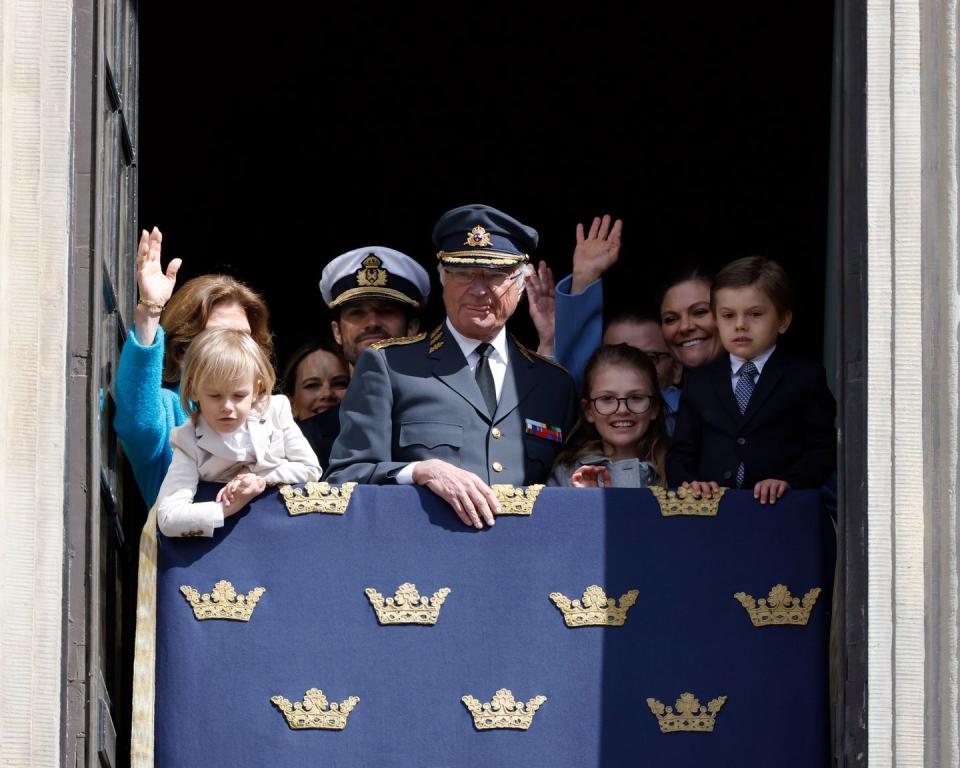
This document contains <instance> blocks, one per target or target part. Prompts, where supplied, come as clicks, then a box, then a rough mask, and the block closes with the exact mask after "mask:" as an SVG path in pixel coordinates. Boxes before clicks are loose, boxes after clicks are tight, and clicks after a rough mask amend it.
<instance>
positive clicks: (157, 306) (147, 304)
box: [137, 299, 166, 310]
mask: <svg viewBox="0 0 960 768" xmlns="http://www.w3.org/2000/svg"><path fill="white" fill-rule="evenodd" d="M137 304H143V306H145V307H146V308H147V309H159V310H162V309H163V308H164V307H165V306H166V304H158V303H157V302H155V301H149V300H147V299H140V301H138V302H137Z"/></svg>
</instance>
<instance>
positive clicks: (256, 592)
mask: <svg viewBox="0 0 960 768" xmlns="http://www.w3.org/2000/svg"><path fill="white" fill-rule="evenodd" d="M180 591H181V592H182V593H183V596H184V597H185V598H187V602H189V603H190V606H191V607H192V608H193V615H194V616H196V617H197V620H198V621H204V620H206V619H232V620H233V621H250V617H251V616H252V615H253V609H254V608H256V607H257V603H258V602H259V601H260V596H261V595H262V594H263V593H264V592H266V591H267V590H266V589H264V588H263V587H256V588H255V589H251V590H250V591H249V592H247V594H246V595H238V594H237V590H235V589H234V588H233V584H231V583H230V582H229V581H218V582H217V583H216V584H214V585H213V589H211V590H210V591H209V592H204V593H203V594H202V595H201V594H200V593H199V592H198V591H197V590H196V589H194V588H193V587H191V586H189V585H187V584H184V585H183V586H182V587H180Z"/></svg>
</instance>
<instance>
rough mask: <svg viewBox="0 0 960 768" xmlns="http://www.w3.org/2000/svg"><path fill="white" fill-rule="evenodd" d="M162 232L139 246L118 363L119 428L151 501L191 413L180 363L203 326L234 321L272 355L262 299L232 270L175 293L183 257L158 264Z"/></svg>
mask: <svg viewBox="0 0 960 768" xmlns="http://www.w3.org/2000/svg"><path fill="white" fill-rule="evenodd" d="M161 242H162V236H161V234H160V230H159V229H157V228H156V227H154V228H153V231H152V232H149V233H148V232H147V231H146V230H144V231H143V232H142V233H141V235H140V244H139V247H138V249H137V287H138V289H139V295H140V298H139V301H138V303H137V309H136V313H135V314H134V324H133V328H132V329H131V330H130V332H129V333H128V334H127V339H126V341H125V342H124V345H123V350H122V351H121V353H120V362H119V365H118V366H117V377H116V384H115V394H116V401H117V413H116V417H115V419H114V428H115V429H116V430H117V435H118V436H119V437H120V441H121V443H122V444H123V450H124V452H125V453H126V455H127V459H128V460H129V462H130V466H131V468H132V469H133V474H134V477H135V478H136V480H137V485H138V486H139V488H140V493H141V494H142V495H143V498H144V501H146V503H147V506H152V505H153V502H154V501H155V500H156V498H157V492H158V491H159V490H160V484H161V483H162V482H163V478H164V475H165V474H166V472H167V468H168V467H169V466H170V461H171V460H172V458H173V449H172V448H171V447H170V433H171V431H172V430H173V429H174V427H177V426H179V425H180V424H183V423H184V422H185V421H186V420H187V412H186V411H185V410H184V409H183V406H182V404H181V402H180V392H179V381H180V368H181V365H182V364H183V358H184V354H185V353H186V350H187V347H188V346H189V344H190V342H191V341H192V340H193V338H194V337H195V336H196V335H197V334H198V333H200V332H201V331H203V330H204V329H205V328H234V329H236V330H240V331H243V332H245V333H248V334H250V335H251V337H252V338H253V339H254V341H256V342H257V344H258V345H259V346H260V348H261V349H262V350H263V351H264V353H265V354H266V355H267V357H268V359H269V358H270V357H271V356H272V354H273V340H272V338H271V335H270V329H269V322H268V320H269V312H268V310H267V306H266V304H265V303H264V301H263V299H262V298H260V296H259V295H258V294H257V293H256V292H255V291H252V290H251V289H250V288H248V287H247V286H245V285H244V284H243V283H241V282H239V281H237V280H234V279H233V278H232V277H228V276H226V275H202V276H200V277H195V278H193V279H192V280H189V281H188V282H186V283H185V284H184V285H183V286H182V287H181V288H180V290H178V291H177V292H176V293H174V292H173V289H174V286H175V285H176V281H177V271H178V270H179V269H180V264H181V260H180V259H173V260H172V261H171V262H170V264H169V265H168V266H167V269H166V272H164V271H163V269H162V268H161V265H160V253H161Z"/></svg>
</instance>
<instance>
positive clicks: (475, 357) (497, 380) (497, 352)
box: [397, 317, 509, 485]
mask: <svg viewBox="0 0 960 768" xmlns="http://www.w3.org/2000/svg"><path fill="white" fill-rule="evenodd" d="M446 323H447V330H448V331H450V335H451V336H453V338H454V340H455V341H456V342H457V346H459V347H460V351H461V352H463V356H464V358H465V359H466V361H467V367H468V368H469V369H470V373H474V372H475V371H476V370H477V363H479V362H480V353H479V352H477V347H479V346H480V345H481V344H482V343H483V342H482V341H479V340H478V339H470V338H467V337H466V336H464V335H463V334H462V333H460V331H458V330H457V329H456V328H454V327H453V324H452V323H451V322H450V318H449V317H448V318H447V319H446ZM489 344H490V346H491V347H493V351H492V352H491V353H490V354H489V356H488V357H487V364H488V365H489V366H490V373H492V374H493V386H494V388H495V389H496V391H497V400H498V401H499V400H500V393H501V392H502V391H503V380H504V379H505V378H506V376H507V363H508V361H509V358H508V357H507V355H508V352H507V329H506V328H501V329H500V333H498V334H497V335H496V336H494V337H493V338H492V339H491V340H490V341H489ZM419 463H420V462H418V461H411V462H410V463H409V464H407V466H405V467H404V468H403V469H401V470H400V471H399V472H397V484H398V485H412V484H413V470H414V467H416V466H417V464H419Z"/></svg>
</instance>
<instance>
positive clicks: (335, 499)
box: [280, 482, 357, 517]
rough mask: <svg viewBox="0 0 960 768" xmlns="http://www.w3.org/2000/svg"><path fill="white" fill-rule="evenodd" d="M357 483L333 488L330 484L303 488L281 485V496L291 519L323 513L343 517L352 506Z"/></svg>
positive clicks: (308, 485) (312, 483) (307, 484)
mask: <svg viewBox="0 0 960 768" xmlns="http://www.w3.org/2000/svg"><path fill="white" fill-rule="evenodd" d="M356 487H357V484H356V483H344V484H343V485H340V486H333V485H330V483H315V482H310V483H306V484H305V485H304V486H303V488H294V487H293V486H291V485H281V486H280V495H281V496H282V497H283V503H284V504H285V505H286V507H287V512H288V513H289V515H290V516H291V517H293V516H294V515H306V514H310V513H311V512H323V513H324V514H327V515H342V514H343V513H344V512H346V511H347V507H348V506H349V504H350V494H352V493H353V489H354V488H356Z"/></svg>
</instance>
